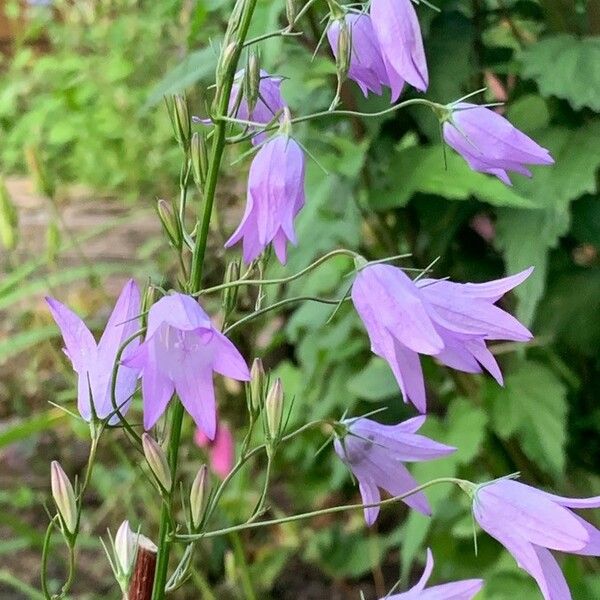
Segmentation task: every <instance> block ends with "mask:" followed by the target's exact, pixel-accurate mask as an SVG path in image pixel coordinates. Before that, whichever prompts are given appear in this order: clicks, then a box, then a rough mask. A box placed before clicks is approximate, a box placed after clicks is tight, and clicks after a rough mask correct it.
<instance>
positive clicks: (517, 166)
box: [443, 102, 554, 185]
mask: <svg viewBox="0 0 600 600" xmlns="http://www.w3.org/2000/svg"><path fill="white" fill-rule="evenodd" d="M443 131H444V139H445V140H446V143H447V144H448V145H449V146H451V147H452V148H454V150H456V151H457V152H458V153H459V154H461V155H462V157H463V158H464V159H465V160H466V161H467V163H468V164H469V166H470V167H471V169H473V170H474V171H481V172H482V173H489V174H490V175H495V176H496V177H498V179H500V180H501V181H503V182H504V183H506V184H507V185H511V181H510V178H509V176H508V173H507V171H515V172H516V173H521V174H522V175H526V176H527V177H531V171H530V170H529V169H528V168H527V166H526V165H551V164H553V163H554V159H553V158H552V156H550V152H548V150H546V148H542V147H541V146H540V145H539V144H538V143H536V142H534V141H533V140H532V139H531V138H530V137H528V136H527V135H525V134H524V133H523V132H522V131H519V130H518V129H517V128H516V127H513V125H511V123H510V122H509V121H507V120H506V119H505V118H504V117H503V116H502V115H499V114H498V113H496V112H494V111H493V110H490V109H489V108H485V107H484V106H477V105H476V104H469V103H468V102H459V103H457V104H454V105H452V114H451V115H450V117H449V118H448V119H447V120H446V121H445V122H444V126H443Z"/></svg>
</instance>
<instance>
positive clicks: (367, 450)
mask: <svg viewBox="0 0 600 600" xmlns="http://www.w3.org/2000/svg"><path fill="white" fill-rule="evenodd" d="M424 422H425V417H423V416H420V417H415V418H413V419H409V420H408V421H404V422H403V423H399V424H398V425H381V424H380V423H377V422H375V421H371V420H370V419H366V418H363V417H358V418H355V419H347V420H345V421H342V425H344V426H345V427H346V428H347V433H346V435H345V436H344V437H343V438H342V439H336V440H335V441H334V443H333V447H334V450H335V452H336V454H337V455H338V456H339V457H340V458H341V459H342V461H343V462H344V463H345V464H346V465H347V467H348V468H349V469H350V470H351V471H352V473H353V474H354V476H355V477H356V479H357V480H358V485H359V489H360V494H361V497H362V500H363V504H375V503H377V502H379V501H380V500H381V496H380V493H379V488H381V489H383V490H385V491H386V492H388V493H389V494H391V495H392V496H399V495H401V494H404V493H405V492H408V491H409V490H412V489H414V488H416V487H418V485H419V484H418V483H417V481H416V480H415V479H414V477H413V476H412V475H411V474H410V473H409V471H408V469H407V468H406V467H405V466H404V464H403V463H405V462H419V461H424V460H432V459H434V458H440V457H442V456H446V455H448V454H451V453H452V452H454V451H455V450H456V448H452V447H451V446H445V445H444V444H440V443H438V442H434V441H433V440H430V439H429V438H426V437H425V436H422V435H418V434H417V433H416V432H417V431H418V430H419V429H420V428H421V426H422V425H423V423H424ZM404 502H405V503H406V504H408V506H410V507H412V508H415V509H416V510H418V511H420V512H422V513H424V514H426V515H429V514H431V509H430V507H429V503H428V502H427V498H426V497H425V494H423V493H422V492H418V493H416V494H413V495H411V496H408V497H407V498H406V499H405V500H404ZM364 513H365V520H366V522H367V525H369V526H371V525H372V524H373V523H374V522H375V519H376V518H377V515H378V514H379V507H378V506H371V507H369V508H365V509H364Z"/></svg>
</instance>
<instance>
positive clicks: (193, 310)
mask: <svg viewBox="0 0 600 600" xmlns="http://www.w3.org/2000/svg"><path fill="white" fill-rule="evenodd" d="M163 323H166V324H167V325H170V326H171V327H173V328H175V329H179V330H181V331H194V330H196V329H212V324H211V322H210V319H209V317H208V315H207V314H206V313H205V312H204V310H203V309H202V308H201V307H200V305H199V304H198V302H197V301H196V300H195V299H194V298H192V297H191V296H187V295H186V294H169V295H168V296H164V297H163V298H161V299H160V300H159V301H158V302H156V303H155V304H153V305H152V307H151V308H150V311H149V313H148V329H147V332H146V339H147V340H148V339H149V338H151V337H152V336H153V335H154V334H155V333H156V331H157V330H158V329H159V328H160V326H161V325H162V324H163Z"/></svg>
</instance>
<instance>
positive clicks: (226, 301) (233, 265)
mask: <svg viewBox="0 0 600 600" xmlns="http://www.w3.org/2000/svg"><path fill="white" fill-rule="evenodd" d="M239 278H240V263H239V261H237V260H234V261H232V262H230V263H229V264H228V265H227V270H226V271H225V279H224V281H223V283H225V284H227V283H231V282H233V281H237V280H238V279H239ZM238 291H239V288H238V286H237V285H233V286H231V287H226V288H225V289H224V290H223V299H222V305H223V310H224V311H225V314H226V315H228V314H229V313H230V312H231V311H232V310H233V309H234V308H235V304H236V302H237V297H238Z"/></svg>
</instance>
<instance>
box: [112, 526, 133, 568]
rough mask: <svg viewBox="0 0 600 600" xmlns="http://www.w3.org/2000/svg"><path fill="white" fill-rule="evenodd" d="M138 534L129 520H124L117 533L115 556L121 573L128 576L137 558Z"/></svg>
mask: <svg viewBox="0 0 600 600" xmlns="http://www.w3.org/2000/svg"><path fill="white" fill-rule="evenodd" d="M136 537H137V536H136V535H135V534H134V533H133V532H132V531H131V528H130V527H129V521H123V522H122V523H121V526H120V527H119V529H118V530H117V535H115V558H116V559H117V561H116V562H117V565H116V566H117V568H118V569H119V575H121V576H122V577H124V578H128V577H129V575H130V574H131V569H132V568H133V561H134V560H135V548H136V545H137V544H136Z"/></svg>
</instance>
